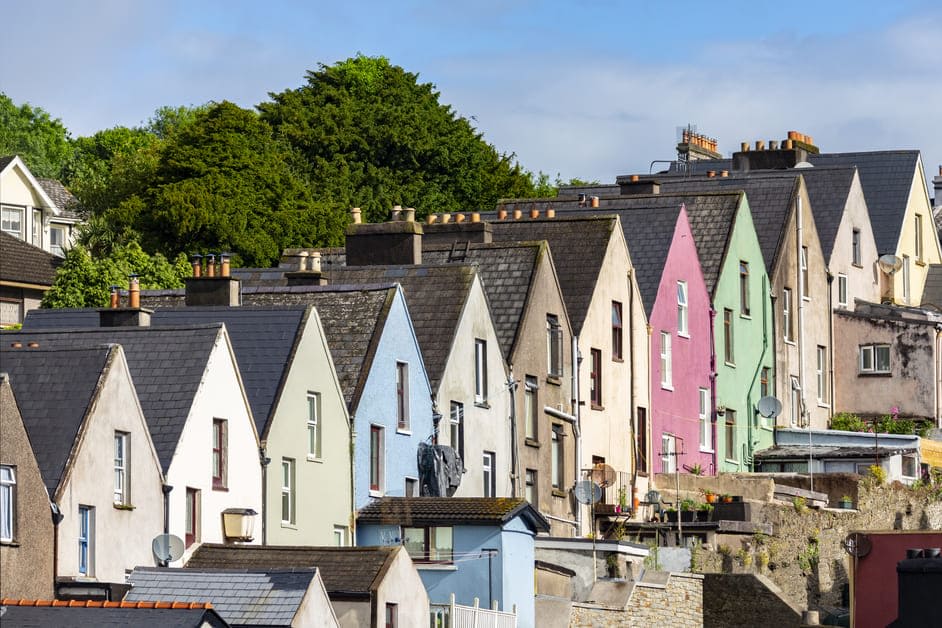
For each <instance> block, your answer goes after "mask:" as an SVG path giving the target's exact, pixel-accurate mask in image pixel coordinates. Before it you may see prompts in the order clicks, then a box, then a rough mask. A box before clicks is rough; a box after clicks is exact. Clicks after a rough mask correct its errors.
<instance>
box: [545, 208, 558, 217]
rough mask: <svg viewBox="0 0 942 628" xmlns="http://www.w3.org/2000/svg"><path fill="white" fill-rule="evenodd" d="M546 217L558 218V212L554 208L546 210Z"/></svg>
mask: <svg viewBox="0 0 942 628" xmlns="http://www.w3.org/2000/svg"><path fill="white" fill-rule="evenodd" d="M546 217H547V218H556V210H555V209H553V208H552V207H547V208H546Z"/></svg>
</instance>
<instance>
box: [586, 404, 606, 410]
mask: <svg viewBox="0 0 942 628" xmlns="http://www.w3.org/2000/svg"><path fill="white" fill-rule="evenodd" d="M589 407H590V408H591V409H593V410H599V411H602V410H605V406H600V405H599V404H597V403H593V404H591V405H590V406H589Z"/></svg>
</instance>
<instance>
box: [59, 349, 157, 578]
mask: <svg viewBox="0 0 942 628" xmlns="http://www.w3.org/2000/svg"><path fill="white" fill-rule="evenodd" d="M111 360H112V361H111V364H110V366H108V367H106V375H105V378H104V381H103V382H102V383H101V384H100V385H101V389H100V392H99V395H98V399H97V401H95V402H94V403H93V405H92V406H91V407H90V408H89V411H88V414H87V415H86V420H85V424H84V426H83V429H82V430H81V431H80V433H79V443H78V447H77V450H76V449H73V451H77V454H76V456H75V458H74V460H73V461H72V465H71V472H70V473H69V474H68V475H67V476H66V477H64V478H63V481H62V483H61V484H60V486H59V494H58V495H56V496H55V501H56V503H58V505H59V509H60V510H61V512H62V514H63V515H64V518H63V519H62V522H61V523H60V524H59V529H58V534H59V564H58V577H60V578H62V577H66V578H68V577H75V578H81V577H85V576H81V575H80V574H79V572H78V562H79V551H78V538H79V517H78V512H79V506H80V505H82V506H91V507H93V508H94V509H95V510H94V517H93V524H92V525H93V529H94V532H93V541H92V543H91V547H90V548H89V554H90V570H89V574H88V576H87V577H88V578H91V579H94V580H98V581H100V582H124V578H125V571H126V570H130V569H133V568H134V567H137V566H142V565H143V566H153V565H154V564H155V562H154V556H153V553H152V551H151V541H152V540H153V538H154V537H155V536H157V535H158V534H160V533H162V532H163V512H164V509H163V495H162V493H161V488H160V487H161V484H162V479H163V478H162V476H161V472H160V464H159V462H158V460H157V454H156V453H155V452H154V448H153V445H152V444H151V441H150V435H149V433H148V430H147V423H146V420H145V419H144V414H143V412H142V411H141V407H140V404H139V403H138V401H137V393H136V391H135V388H134V385H133V384H132V381H131V375H130V372H129V371H128V367H127V362H126V361H125V358H124V351H122V350H121V349H120V347H118V348H116V349H115V350H114V351H113V352H112V359H111ZM116 431H120V432H126V433H128V434H130V456H129V457H128V463H129V470H130V482H129V487H128V488H129V491H130V505H131V506H133V509H132V510H126V509H119V508H117V507H115V505H114V480H113V478H114V435H115V432H116Z"/></svg>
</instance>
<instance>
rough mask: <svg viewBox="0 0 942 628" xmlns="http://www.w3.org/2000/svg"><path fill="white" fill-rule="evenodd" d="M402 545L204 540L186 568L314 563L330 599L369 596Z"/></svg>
mask: <svg viewBox="0 0 942 628" xmlns="http://www.w3.org/2000/svg"><path fill="white" fill-rule="evenodd" d="M401 550H402V546H399V545H393V546H388V547H306V546H305V547H292V546H287V545H283V546H277V545H267V546H260V545H241V546H233V545H223V544H214V543H203V544H202V545H200V547H199V548H197V550H196V551H195V552H194V553H193V555H192V556H191V557H190V560H189V561H188V562H187V564H186V569H188V570H189V569H252V570H258V569H290V568H304V567H316V568H317V569H318V570H319V571H320V574H321V579H322V580H323V581H324V588H325V589H326V590H327V594H328V596H329V597H330V598H331V599H335V598H343V597H367V598H368V597H369V595H370V592H371V591H374V590H375V589H376V588H377V587H379V585H380V582H381V581H382V579H383V578H384V577H385V575H386V571H387V570H388V569H389V566H390V565H391V564H392V561H393V559H394V558H395V557H396V555H397V553H398V552H399V551H401Z"/></svg>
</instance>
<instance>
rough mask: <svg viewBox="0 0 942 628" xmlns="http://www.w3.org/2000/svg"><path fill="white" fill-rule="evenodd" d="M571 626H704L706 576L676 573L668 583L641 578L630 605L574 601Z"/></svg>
mask: <svg viewBox="0 0 942 628" xmlns="http://www.w3.org/2000/svg"><path fill="white" fill-rule="evenodd" d="M569 625H570V627H571V628H604V627H606V626H615V627H618V628H635V627H638V628H641V627H650V626H660V627H663V628H666V627H668V626H669V627H670V628H700V627H702V626H703V576H702V575H699V574H682V573H672V574H670V575H669V577H668V578H667V582H666V583H665V584H657V583H648V582H638V583H636V584H635V586H634V590H633V591H632V592H631V597H630V598H629V600H628V607H627V608H626V609H620V608H611V607H605V606H599V605H593V604H587V603H581V604H579V603H574V604H573V605H572V614H571V615H570V620H569Z"/></svg>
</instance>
